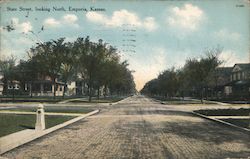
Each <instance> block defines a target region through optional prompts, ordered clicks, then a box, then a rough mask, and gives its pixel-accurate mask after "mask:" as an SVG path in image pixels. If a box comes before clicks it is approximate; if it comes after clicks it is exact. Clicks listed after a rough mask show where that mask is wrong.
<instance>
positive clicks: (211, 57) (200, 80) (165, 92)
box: [141, 48, 222, 102]
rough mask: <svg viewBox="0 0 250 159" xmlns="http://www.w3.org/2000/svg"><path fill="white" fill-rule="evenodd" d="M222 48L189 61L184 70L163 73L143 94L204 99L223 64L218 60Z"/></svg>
mask: <svg viewBox="0 0 250 159" xmlns="http://www.w3.org/2000/svg"><path fill="white" fill-rule="evenodd" d="M221 51H222V49H221V48H216V49H209V50H206V51H205V56H204V57H201V58H200V59H196V58H193V59H187V60H186V63H185V65H184V67H183V68H181V69H179V70H176V69H175V68H172V69H168V70H165V71H163V72H162V73H161V74H160V75H159V76H158V77H157V79H153V80H151V81H149V82H148V83H146V85H145V86H144V88H143V89H142V91H141V92H142V93H144V94H148V95H154V96H165V97H173V96H184V94H185V93H189V94H188V95H189V96H193V95H195V94H196V96H200V98H201V102H203V101H202V99H203V91H204V89H206V88H208V86H214V85H215V82H216V79H215V73H216V68H217V67H218V66H219V65H220V64H221V63H222V61H220V60H219V59H218V55H219V54H220V53H221Z"/></svg>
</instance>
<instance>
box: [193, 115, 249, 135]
mask: <svg viewBox="0 0 250 159" xmlns="http://www.w3.org/2000/svg"><path fill="white" fill-rule="evenodd" d="M191 113H192V114H193V115H196V116H199V117H201V118H204V119H207V120H211V121H214V122H217V123H219V124H223V125H226V126H230V127H234V128H236V129H238V130H240V131H243V132H248V133H249V134H250V130H249V129H247V128H242V127H239V126H237V125H234V124H231V123H228V122H225V121H222V120H218V119H213V118H209V117H207V116H205V115H202V114H199V113H195V112H191Z"/></svg>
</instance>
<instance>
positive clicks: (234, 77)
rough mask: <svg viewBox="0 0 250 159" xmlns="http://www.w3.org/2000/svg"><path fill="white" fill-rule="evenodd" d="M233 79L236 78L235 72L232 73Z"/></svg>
mask: <svg viewBox="0 0 250 159" xmlns="http://www.w3.org/2000/svg"><path fill="white" fill-rule="evenodd" d="M233 80H234V81H235V80H236V74H235V73H234V74H233Z"/></svg>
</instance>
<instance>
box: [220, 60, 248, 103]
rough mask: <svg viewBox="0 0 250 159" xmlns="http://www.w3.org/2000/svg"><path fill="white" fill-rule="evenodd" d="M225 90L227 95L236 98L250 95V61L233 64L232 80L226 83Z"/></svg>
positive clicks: (244, 97)
mask: <svg viewBox="0 0 250 159" xmlns="http://www.w3.org/2000/svg"><path fill="white" fill-rule="evenodd" d="M224 92H225V94H226V95H228V96H232V97H236V98H242V99H246V98H249V97H250V63H241V64H235V65H234V66H233V68H232V72H231V76H230V82H229V83H227V84H225V87H224Z"/></svg>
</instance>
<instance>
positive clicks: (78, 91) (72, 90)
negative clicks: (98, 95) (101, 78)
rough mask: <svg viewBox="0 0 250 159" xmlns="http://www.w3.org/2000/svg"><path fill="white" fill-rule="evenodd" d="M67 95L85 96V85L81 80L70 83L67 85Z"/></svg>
mask: <svg viewBox="0 0 250 159" xmlns="http://www.w3.org/2000/svg"><path fill="white" fill-rule="evenodd" d="M66 92H67V95H69V96H78V95H79V96H82V95H87V93H88V88H87V84H86V83H85V82H83V81H82V80H77V81H71V82H68V83H67V91H66Z"/></svg>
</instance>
